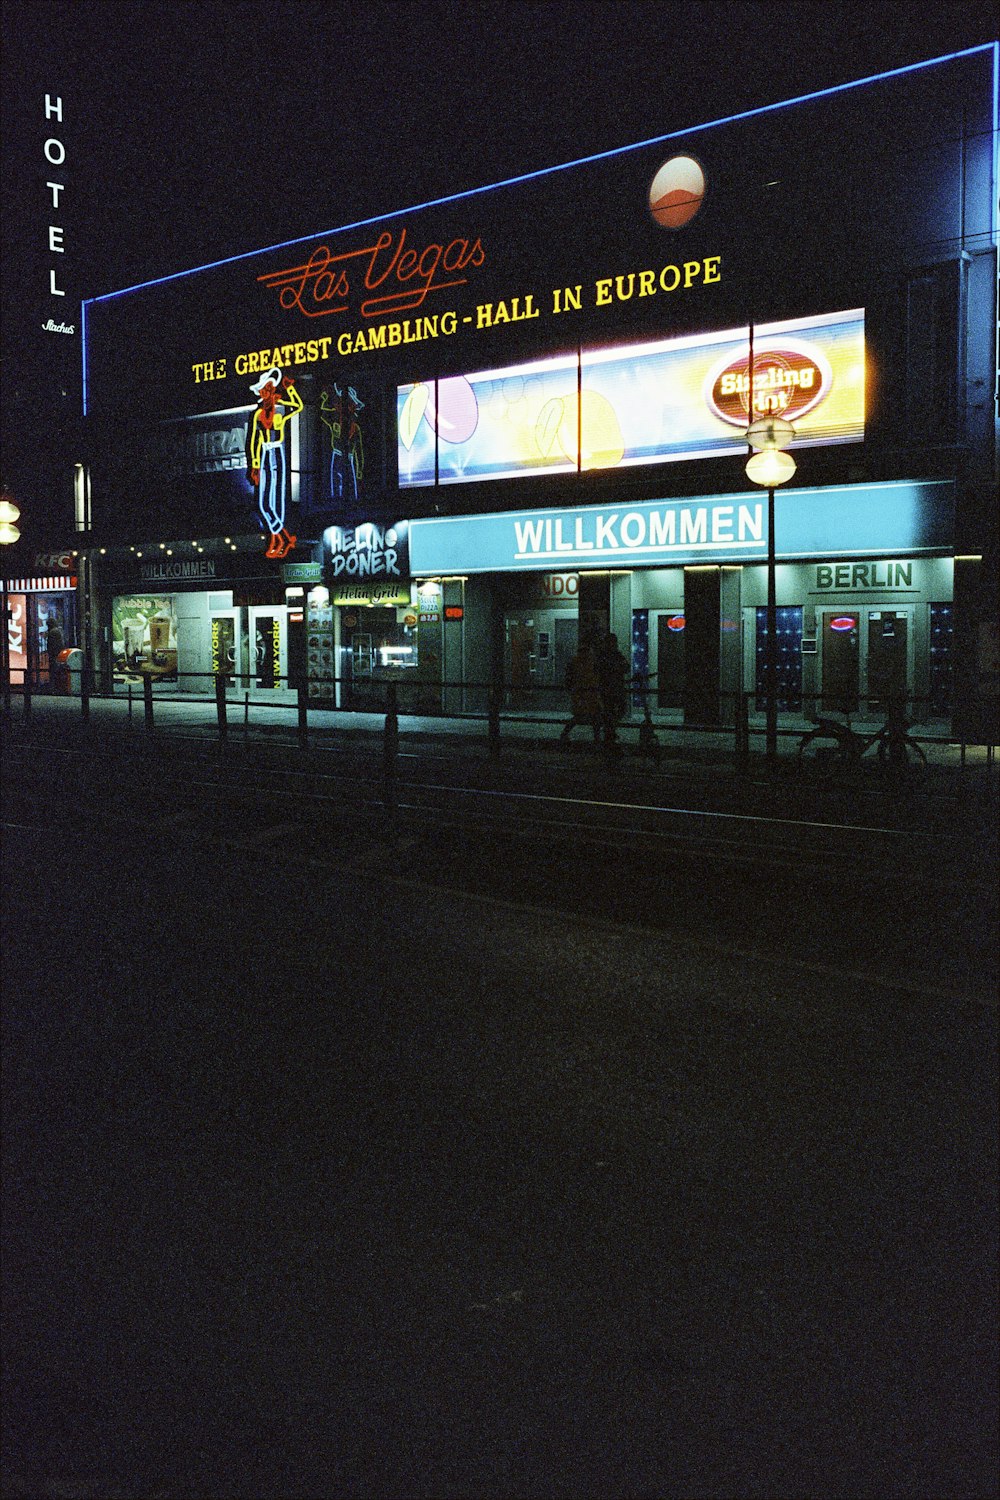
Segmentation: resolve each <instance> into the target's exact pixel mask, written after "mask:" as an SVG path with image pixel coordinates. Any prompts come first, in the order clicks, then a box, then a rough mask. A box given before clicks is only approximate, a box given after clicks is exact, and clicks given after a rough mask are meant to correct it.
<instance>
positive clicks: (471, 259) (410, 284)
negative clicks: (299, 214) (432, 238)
mask: <svg viewBox="0 0 1000 1500" xmlns="http://www.w3.org/2000/svg"><path fill="white" fill-rule="evenodd" d="M485 261H486V251H485V250H484V249H483V244H482V241H481V240H480V239H478V238H477V239H474V240H468V239H462V238H456V239H453V240H451V241H449V243H448V244H447V245H442V244H438V243H435V242H432V243H431V244H428V245H424V246H422V247H420V248H417V247H415V246H413V245H411V244H409V243H408V241H407V232H406V229H405V228H404V229H400V230H399V231H398V232H393V231H392V230H390V229H384V230H383V231H382V233H381V234H380V235H379V237H378V239H377V240H376V241H375V242H374V244H371V245H365V246H364V247H363V248H362V249H360V250H347V251H345V252H344V253H343V254H341V255H334V254H333V253H332V252H331V250H330V247H329V245H317V246H316V248H315V249H314V250H313V251H312V252H311V253H310V255H309V259H308V260H307V261H305V262H304V263H303V264H301V265H296V266H289V267H287V268H286V269H285V270H282V271H267V272H265V274H264V275H262V276H258V277H257V280H258V281H260V282H263V284H264V285H265V286H267V287H269V288H271V289H272V290H275V291H277V293H278V301H279V302H280V303H281V306H282V307H283V308H284V309H285V310H286V311H287V312H292V311H293V310H294V309H296V308H297V309H298V311H299V312H301V313H303V314H304V315H305V317H307V318H328V317H330V316H331V315H332V314H334V313H343V312H348V311H350V309H351V307H352V305H353V303H354V301H355V300H356V299H357V298H358V297H359V296H360V299H361V300H360V305H359V307H358V312H359V314H360V316H361V317H363V318H377V317H380V316H382V315H383V314H387V313H397V312H405V311H407V310H408V309H410V308H414V307H421V306H422V305H423V303H424V302H425V301H426V299H427V298H428V297H429V296H430V295H431V293H432V292H441V291H444V290H445V289H446V288H448V287H455V286H463V285H464V284H465V283H466V282H467V281H468V279H469V278H468V276H467V275H464V274H462V273H463V272H467V271H469V270H474V269H476V268H478V267H479V266H482V265H484V264H485Z"/></svg>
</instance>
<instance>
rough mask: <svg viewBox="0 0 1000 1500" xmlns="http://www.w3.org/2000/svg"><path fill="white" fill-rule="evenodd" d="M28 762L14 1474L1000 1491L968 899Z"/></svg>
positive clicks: (206, 1487) (9, 1486)
mask: <svg viewBox="0 0 1000 1500" xmlns="http://www.w3.org/2000/svg"><path fill="white" fill-rule="evenodd" d="M8 772H9V774H8V776H7V777H6V778H5V783H6V786H5V789H6V793H7V801H6V810H5V813H4V830H3V831H4V860H3V877H4V881H3V883H4V914H3V920H4V946H5V952H6V957H5V961H4V970H5V979H4V989H5V993H6V1000H5V1020H4V1026H5V1032H4V1049H3V1075H4V1101H5V1103H4V1109H5V1117H4V1133H3V1134H4V1212H3V1251H4V1257H3V1259H4V1278H5V1291H4V1320H5V1326H4V1369H3V1374H4V1402H3V1422H4V1447H3V1453H4V1468H3V1494H4V1496H5V1497H6V1496H10V1497H17V1500H21V1497H34V1496H38V1497H42V1496H46V1497H48V1496H63V1497H74V1496H75V1497H95V1500H98V1497H99V1500H111V1497H114V1496H121V1497H127V1500H132V1497H134V1500H139V1497H146V1496H160V1497H163V1500H215V1497H219V1500H222V1497H240V1500H243V1497H247V1500H250V1497H267V1500H326V1497H330V1500H339V1497H341V1496H343V1497H348V1496H358V1497H378V1500H383V1497H386V1500H394V1497H409V1496H414V1497H418V1496H427V1497H432V1496H433V1497H437V1496H455V1497H458V1496H476V1497H478V1496H483V1497H493V1496H495V1497H525V1500H535V1497H549V1496H553V1497H555V1496H559V1497H562V1496H565V1497H584V1496H594V1497H602V1500H603V1497H618V1496H621V1497H633V1496H635V1497H640V1496H641V1497H646V1496H664V1497H674V1496H676V1497H720V1500H721V1497H732V1496H747V1497H750V1496H754V1497H756V1496H760V1497H773V1496H777V1497H785V1496H787V1497H797V1496H823V1497H826V1496H829V1497H855V1496H857V1497H861V1496H865V1497H868V1496H871V1497H887V1496H907V1497H925V1496H926V1497H929V1496H948V1497H980V1496H983V1497H985V1496H987V1495H991V1494H992V1493H993V1492H994V1489H995V1483H996V1477H997V1469H996V1460H997V1419H996V1402H997V1383H996V1358H995V1322H996V1311H997V1306H996V1301H997V1299H996V1248H997V1239H996V1227H997V1217H996V1165H997V1163H996V1009H995V1006H994V1005H992V1004H991V1003H990V990H991V984H990V982H989V980H988V978H987V980H986V982H984V983H977V982H976V978H975V976H976V973H977V971H978V972H979V974H980V977H982V976H983V975H988V972H989V965H990V963H991V962H992V952H991V944H992V932H991V929H990V927H989V924H988V923H987V922H985V921H984V920H983V914H982V910H981V909H980V907H978V906H975V904H973V908H972V909H971V913H970V909H969V907H968V906H967V905H965V906H963V902H962V899H961V894H960V891H958V890H957V887H956V888H952V887H951V886H949V884H948V879H946V878H944V877H943V879H942V889H941V891H939V892H938V895H937V898H936V899H937V903H938V908H939V909H943V910H944V912H945V916H946V918H947V919H948V922H949V923H950V927H951V930H952V932H953V942H954V946H955V949H956V952H957V953H958V956H959V957H961V954H962V953H963V952H964V953H965V954H966V956H967V962H966V964H965V968H964V969H963V968H962V966H961V964H957V959H956V962H955V963H951V965H950V967H949V969H948V972H947V974H945V973H943V971H942V970H941V969H940V967H935V964H936V960H935V953H936V952H937V951H938V949H939V947H940V944H939V943H938V942H937V941H936V938H935V933H936V932H937V931H938V926H939V925H940V923H941V918H940V910H939V913H938V916H937V917H935V910H934V900H935V898H934V896H933V894H932V890H931V887H930V886H928V885H927V884H926V882H925V884H923V885H921V886H920V887H919V889H918V890H916V891H915V892H912V891H911V892H910V893H909V895H908V896H907V898H906V900H905V901H904V900H902V899H901V898H899V897H898V896H893V895H891V894H890V895H883V897H882V898H881V900H880V899H878V898H877V897H876V895H875V892H876V891H877V890H878V889H879V883H878V878H877V868H876V869H872V868H869V869H868V870H867V872H865V869H864V863H865V862H864V860H863V858H862V857H861V855H860V853H859V851H858V850H857V849H855V850H854V851H853V854H852V857H851V859H850V860H849V861H847V862H845V863H842V864H841V865H840V866H838V869H839V870H840V872H841V874H840V876H839V877H838V879H836V880H825V881H823V882H820V883H819V884H817V881H816V879H815V878H814V876H812V875H810V874H809V873H808V871H807V870H805V869H804V868H803V867H802V866H801V864H799V865H795V864H794V861H793V866H794V867H793V868H792V869H791V870H790V871H789V873H788V875H787V876H786V877H784V878H782V876H781V874H780V870H781V868H782V866H781V862H780V860H779V859H778V858H777V856H774V857H773V859H772V861H771V863H770V864H767V863H766V862H765V864H764V866H763V874H762V873H761V870H760V869H758V870H757V871H756V873H755V872H754V870H753V869H752V868H751V867H750V866H748V865H747V864H746V863H745V862H743V861H742V860H741V859H739V858H735V859H734V861H733V862H732V863H731V864H729V865H725V864H722V863H720V862H719V861H718V860H716V861H715V862H713V863H711V864H706V863H705V862H704V861H701V862H699V859H698V857H697V853H696V852H695V853H693V854H688V855H682V854H681V853H678V851H677V850H676V849H675V848H671V849H670V850H669V851H668V853H667V854H666V855H665V856H662V857H661V859H662V862H661V865H660V866H659V868H655V867H653V861H654V858H655V856H654V855H653V854H652V853H650V851H649V849H648V847H646V846H644V847H643V849H642V850H639V851H635V852H634V854H633V856H631V858H632V859H633V862H634V861H641V862H642V865H643V868H642V869H641V870H640V869H639V868H638V867H636V868H635V870H634V875H633V877H632V878H633V881H634V887H633V889H634V891H635V892H639V893H642V892H650V891H653V890H657V891H659V893H660V899H659V900H658V901H657V902H656V903H650V902H649V901H646V900H639V899H633V900H632V901H631V903H630V902H629V901H627V900H624V899H622V897H621V894H620V888H621V886H622V884H623V882H626V883H627V880H628V875H627V870H628V868H629V858H630V857H629V856H628V851H627V850H625V851H624V853H623V851H622V849H618V850H617V851H615V850H613V849H609V846H608V840H607V837H606V836H602V837H604V843H603V844H597V843H595V842H594V841H593V840H587V839H586V838H582V837H581V838H580V839H579V841H578V842H576V843H574V842H573V841H572V840H571V839H570V837H569V835H566V836H565V837H564V838H563V839H562V841H561V842H560V843H559V845H558V847H557V848H547V847H546V841H545V839H544V838H543V837H536V838H535V839H534V841H533V842H528V841H527V840H526V838H525V837H523V836H518V837H516V838H514V837H510V836H504V834H503V832H502V830H501V831H500V832H498V831H497V830H496V829H495V828H493V829H486V828H481V827H480V828H475V827H471V826H470V827H467V828H462V827H457V828H453V829H452V830H451V831H450V832H448V833H445V832H442V831H441V830H438V831H434V830H430V829H425V831H424V832H422V833H421V832H420V831H419V830H414V829H412V828H410V829H405V828H404V829H399V828H397V829H396V830H395V831H394V830H393V829H392V828H391V827H389V826H387V825H386V824H385V823H384V822H381V823H380V822H379V821H378V820H377V819H375V818H368V819H364V820H359V819H358V818H356V817H350V816H348V815H347V813H346V812H344V813H343V815H339V814H336V813H335V812H329V813H328V812H325V813H324V816H328V818H329V821H328V824H327V826H326V827H325V828H324V829H323V830H322V835H323V836H322V838H317V837H316V836H315V829H314V828H313V830H312V833H311V835H310V837H308V838H307V837H306V835H305V833H304V832H303V827H304V822H303V823H297V822H296V821H295V820H294V819H293V820H292V821H291V823H289V819H288V814H287V812H286V811H282V810H281V809H280V808H279V809H277V810H275V809H274V807H273V806H272V809H271V811H270V812H269V811H268V806H269V804H268V787H267V786H266V785H265V786H261V787H260V788H259V791H258V803H257V805H256V809H255V812H254V815H253V817H250V816H247V818H246V820H245V821H244V822H243V823H240V822H239V821H238V820H236V819H234V817H233V816H231V815H227V816H226V817H220V816H218V815H214V816H213V814H212V811H211V809H208V808H206V807H205V806H204V805H203V804H201V803H199V800H198V798H196V797H195V796H194V795H193V794H189V795H187V796H186V798H185V794H184V792H183V788H180V789H178V788H177V787H176V786H175V787H174V788H173V789H172V791H170V793H169V794H167V793H164V794H163V795H162V796H159V797H156V796H154V795H153V793H152V791H151V790H150V789H149V788H148V787H146V788H145V790H144V791H143V795H142V797H139V796H138V795H137V793H136V788H135V786H133V787H131V788H129V787H128V786H127V785H125V784H124V783H123V784H122V786H121V796H120V800H119V802H118V805H117V806H115V805H113V803H114V799H113V798H112V796H111V794H110V793H109V792H108V791H107V788H106V787H105V786H103V784H101V785H99V786H98V787H97V790H96V791H95V793H94V797H93V799H92V800H91V801H90V802H88V801H87V799H86V798H85V797H83V796H82V795H75V798H74V801H75V805H74V806H73V807H71V808H67V807H65V806H62V807H60V808H58V809H56V808H55V807H54V806H53V799H52V795H51V788H52V781H51V761H50V760H49V759H47V758H46V757H45V756H44V755H43V754H40V755H39V756H38V757H36V759H35V760H34V762H33V763H25V762H23V761H21V762H18V764H17V765H16V766H15V767H14V770H13V772H12V773H11V772H10V768H8ZM142 774H143V773H142V770H141V767H140V766H138V765H137V768H136V770H135V778H136V780H137V781H139V780H141V777H142ZM93 776H94V778H95V779H96V781H97V782H100V777H99V776H98V773H97V771H96V769H95V770H94V772H93ZM109 776H110V779H111V780H112V781H113V780H114V778H115V776H118V772H117V771H113V772H109ZM119 781H122V778H121V777H119ZM140 803H142V805H143V806H144V807H145V815H144V816H143V815H141V814H140V811H139V807H140ZM314 822H315V819H313V823H314ZM981 858H982V860H983V868H984V869H987V868H989V864H990V860H991V856H990V854H989V851H988V849H987V850H985V851H981ZM869 864H870V865H871V864H877V861H874V860H872V861H869ZM545 870H548V872H549V878H548V883H546V880H545V879H544V878H543V874H544V872H545ZM925 874H926V871H925ZM987 883H988V882H987ZM859 885H860V886H861V888H862V892H863V896H862V898H859V896H858V887H859ZM671 889H673V890H674V891H675V893H676V896H675V899H670V891H671ZM601 890H605V891H608V892H609V897H608V900H607V902H606V903H602V902H601V901H599V900H597V899H595V898H594V892H595V891H597V892H600V891H601ZM615 890H617V891H618V892H619V894H618V895H617V896H615V895H614V892H615ZM838 891H839V893H840V894H839V896H838ZM894 902H896V903H897V904H896V905H895V906H894V907H893V911H894V912H895V916H893V911H890V913H889V916H888V917H886V914H885V911H884V910H883V912H882V920H883V926H884V931H883V930H882V929H878V928H877V924H876V926H873V927H872V929H871V931H872V932H876V931H877V932H878V933H879V935H878V936H877V937H876V938H872V936H871V934H868V935H866V928H865V923H864V920H863V914H864V911H865V909H866V908H867V909H868V910H870V912H871V914H872V921H873V923H876V917H877V913H878V909H879V907H880V906H881V907H882V908H885V906H886V904H887V903H888V904H889V905H890V906H892V903H894ZM654 907H655V912H654ZM963 911H964V912H965V916H964V918H963V917H962V915H961V914H962V912H963ZM629 913H631V915H629ZM936 922H937V923H938V926H936V925H935V924H936ZM963 922H964V925H963ZM817 926H818V927H820V928H821V929H823V930H825V931H827V932H828V933H830V934H831V935H836V934H839V937H836V939H835V940H834V937H833V936H832V937H831V941H830V943H829V945H828V946H827V947H826V948H825V949H824V948H823V947H822V945H820V944H818V943H817V942H816V941H815V940H814V941H813V944H812V946H811V947H810V945H809V944H808V943H806V942H805V934H806V933H807V931H810V930H811V931H813V932H814V933H815V930H816V928H817ZM893 927H895V929H896V930H895V933H894V936H893V937H892V942H891V956H886V955H888V954H889V953H890V928H893ZM783 928H784V930H785V935H786V941H785V943H784V944H783V945H782V944H781V943H779V942H778V936H779V935H780V932H781V930H782V929H783ZM852 928H853V930H854V932H855V938H856V940H855V941H854V942H853V943H852V941H851V936H850V934H851V930H852ZM799 935H802V938H803V941H802V942H800V941H799V940H798V938H799ZM977 948H978V958H977ZM901 954H906V955H909V960H910V961H909V962H901V960H900V955H901ZM956 965H957V966H956ZM963 974H967V975H968V982H966V981H965V980H963V978H962V975H963ZM956 976H957V977H956Z"/></svg>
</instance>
